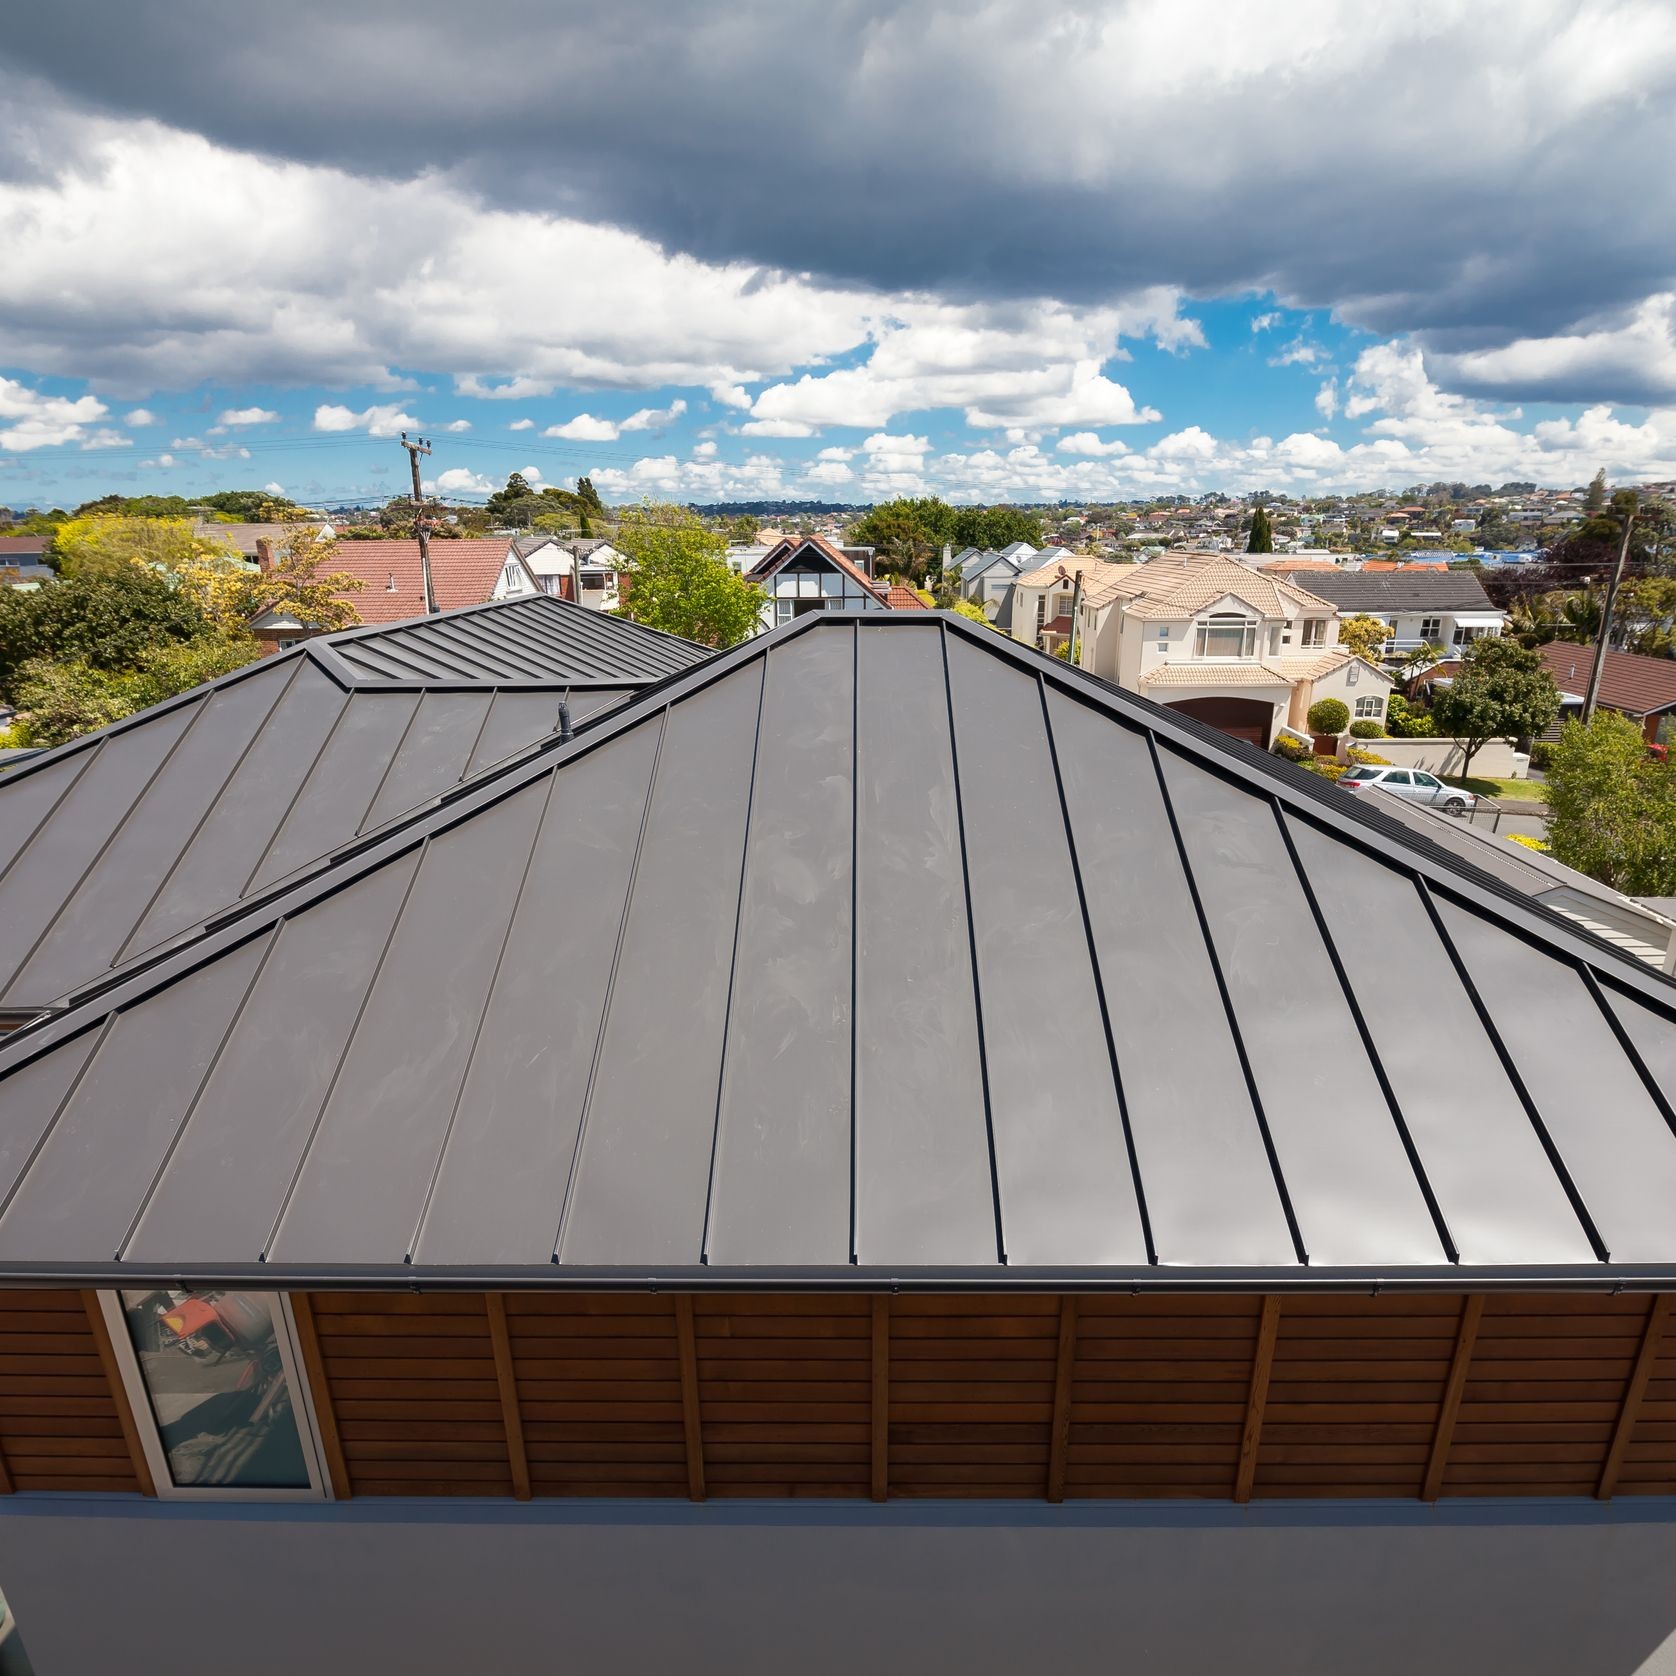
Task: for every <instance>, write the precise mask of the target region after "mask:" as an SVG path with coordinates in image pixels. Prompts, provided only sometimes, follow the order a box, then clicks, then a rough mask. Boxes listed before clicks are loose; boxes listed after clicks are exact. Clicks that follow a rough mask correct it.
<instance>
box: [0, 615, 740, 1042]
mask: <svg viewBox="0 0 1676 1676" xmlns="http://www.w3.org/2000/svg"><path fill="white" fill-rule="evenodd" d="M709 655H710V653H709V651H708V649H707V648H705V647H702V646H694V645H692V644H690V643H689V642H687V641H683V640H677V639H675V638H673V637H672V636H669V635H663V634H658V633H656V632H655V631H653V630H650V629H643V628H641V627H639V626H638V625H636V624H632V623H622V622H618V621H616V620H615V619H613V618H608V617H603V616H601V615H600V614H599V613H597V612H592V611H588V610H585V609H582V608H580V607H577V606H572V605H568V604H566V603H564V602H563V601H560V600H555V599H551V598H548V597H547V596H545V595H543V596H540V597H539V598H533V599H522V600H509V601H507V602H505V603H504V604H498V605H489V606H480V607H476V608H473V609H470V610H465V611H457V612H450V613H446V614H443V615H439V616H436V617H431V618H426V619H421V620H420V621H418V622H414V623H406V624H401V625H398V626H396V627H393V628H378V629H354V630H349V631H347V632H345V633H341V634H333V635H326V636H322V637H321V638H319V639H315V640H310V641H306V642H305V643H304V644H303V645H302V646H300V647H297V648H295V649H294V650H292V651H290V652H287V653H283V654H281V655H280V656H277V657H272V658H266V659H263V660H261V661H259V662H257V663H254V664H251V665H249V666H247V667H246V668H244V669H241V670H238V671H236V672H235V673H234V674H232V675H227V676H223V677H222V678H221V679H220V680H217V681H213V682H210V683H209V684H207V685H205V686H202V687H197V688H194V689H193V690H192V691H191V692H188V693H185V694H182V695H181V696H180V697H178V698H176V699H173V700H171V701H169V702H168V703H166V704H161V705H158V706H155V707H154V708H152V709H150V710H146V711H142V712H141V713H140V714H138V715H136V716H133V717H130V718H128V719H127V720H125V721H123V722H120V723H118V724H116V725H115V726H114V727H110V728H106V729H104V730H102V731H101V732H99V733H95V734H90V735H88V736H86V737H85V738H83V739H78V740H75V741H73V742H71V743H70V744H68V745H64V746H61V747H59V748H58V749H57V750H53V751H47V752H43V753H41V754H40V755H38V756H36V757H33V758H31V759H30V760H29V761H28V762H27V763H26V764H23V765H21V766H19V767H18V768H16V769H13V770H12V771H11V772H9V773H7V774H6V775H4V777H0V1010H3V1011H5V1012H7V1013H12V1014H17V1013H28V1012H32V1011H34V1010H37V1009H39V1008H43V1007H49V1006H52V1005H54V1004H56V1003H59V1002H60V1001H62V999H63V998H65V997H67V996H69V995H71V994H72V993H74V992H75V991H77V990H80V989H82V988H84V987H85V986H86V985H88V984H91V983H94V982H97V981H98V980H100V979H102V978H103V977H104V976H105V975H106V974H107V973H108V972H109V971H110V970H111V968H112V967H114V966H116V965H118V964H120V963H121V962H123V961H126V960H130V959H133V958H135V957H137V956H139V955H141V954H143V953H145V952H147V951H150V950H153V949H155V948H157V947H158V946H159V945H161V944H163V943H166V942H168V941H169V940H170V939H172V938H174V937H177V936H179V935H181V934H182V933H184V932H187V931H190V930H191V929H192V928H193V927H195V926H197V925H199V924H201V923H202V922H203V921H204V920H206V919H208V918H211V917H213V916H215V915H218V914H220V913H223V912H225V911H227V910H228V909H229V908H231V907H233V906H234V905H236V904H237V903H238V902H239V901H241V900H242V899H244V898H246V897H249V896H252V895H259V894H260V893H262V892H264V891H266V890H268V889H270V888H272V887H273V886H274V885H275V884H277V883H278V882H279V881H280V880H283V879H286V878H288V877H291V876H293V875H294V874H295V873H296V872H297V871H298V870H299V869H304V868H308V867H310V866H313V865H317V864H318V863H319V862H320V861H321V859H322V858H323V857H325V856H326V855H328V854H329V853H331V852H332V851H334V850H337V849H339V848H340V847H341V846H343V845H345V844H350V843H353V842H355V841H356V840H357V839H358V838H360V837H362V836H363V835H365V834H366V833H368V832H371V831H373V830H374V829H376V828H378V827H380V826H383V825H385V824H386V823H387V822H389V821H391V820H393V819H395V818H396V817H397V816H400V815H403V814H406V813H408V812H409V811H411V810H413V809H415V808H418V807H419V806H421V805H423V804H424V803H426V802H427V801H429V800H430V799H433V798H435V797H437V796H439V795H440V794H441V793H443V792H445V791H447V790H449V789H450V788H452V787H454V786H456V785H458V784H459V783H460V782H461V781H462V780H464V779H467V778H469V777H470V776H472V775H473V774H476V773H479V772H481V771H482V770H483V769H485V768H487V767H489V766H490V765H492V764H494V763H497V762H502V761H504V760H505V759H506V758H508V757H509V756H513V755H515V754H516V753H518V752H520V751H522V750H525V749H527V748H528V747H530V746H531V745H533V744H535V743H536V742H537V741H538V740H541V739H544V738H546V737H548V736H549V735H550V734H552V733H553V732H554V731H555V730H556V729H557V728H558V725H559V704H560V702H561V701H568V703H569V706H570V712H571V718H572V720H573V722H578V723H579V722H581V721H583V720H584V719H585V718H586V717H587V716H589V715H591V714H596V713H598V712H599V711H601V710H603V709H605V708H608V707H609V706H610V705H612V704H615V703H617V702H619V701H620V700H621V699H623V698H624V697H626V696H627V695H628V693H629V692H631V691H633V690H634V689H636V688H638V687H642V686H645V685H647V684H649V683H651V682H653V681H656V680H658V679H660V678H661V677H663V676H665V675H667V674H668V673H669V672H670V670H671V669H672V668H678V667H682V666H684V665H690V664H692V663H694V662H696V661H700V660H702V659H703V658H705V657H708V656H709Z"/></svg>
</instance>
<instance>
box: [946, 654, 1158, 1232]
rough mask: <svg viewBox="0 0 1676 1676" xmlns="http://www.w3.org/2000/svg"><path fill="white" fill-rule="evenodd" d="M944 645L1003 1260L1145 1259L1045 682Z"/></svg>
mask: <svg viewBox="0 0 1676 1676" xmlns="http://www.w3.org/2000/svg"><path fill="white" fill-rule="evenodd" d="M948 661H949V686H950V691H951V694H952V698H953V707H954V715H955V735H956V742H957V749H958V751H959V756H960V770H961V772H960V809H961V818H962V828H963V832H964V838H965V854H966V870H967V877H968V880H969V882H970V896H971V905H972V927H973V936H974V940H975V944H976V949H977V968H978V994H979V997H980V1000H981V1004H982V1007H983V1048H984V1051H983V1068H984V1074H985V1079H986V1081H987V1084H988V1090H989V1106H990V1111H991V1113H992V1122H993V1127H994V1135H995V1169H996V1176H997V1181H998V1187H999V1197H1000V1202H1001V1236H1002V1244H1003V1248H1004V1250H1005V1252H1006V1256H1007V1261H1008V1262H1011V1263H1028V1264H1051V1263H1099V1264H1121V1263H1144V1262H1146V1260H1147V1248H1146V1237H1145V1234H1144V1232H1143V1230H1142V1228H1141V1218H1140V1211H1139V1207H1138V1206H1137V1203H1136V1200H1135V1178H1134V1173H1133V1171H1132V1170H1131V1168H1130V1164H1129V1147H1128V1143H1127V1141H1126V1139H1125V1136H1124V1127H1123V1112H1122V1109H1121V1107H1120V1106H1119V1103H1118V1098H1117V1085H1116V1082H1115V1080H1114V1078H1113V1075H1112V1062H1111V1055H1110V1052H1109V1050H1108V1048H1107V1044H1106V1029H1105V1019H1104V1016H1103V1014H1102V1011H1101V1007H1100V997H1099V994H1098V991H1097V989H1096V987H1095V982H1094V969H1093V964H1092V960H1091V957H1090V953H1089V942H1088V935H1087V932H1086V930H1085V929H1084V926H1083V916H1082V909H1081V906H1080V904H1079V898H1078V894H1077V881H1076V876H1075V874H1074V872H1073V870H1072V864H1071V853H1070V846H1069V839H1068V836H1067V834H1066V831H1065V827H1064V823H1063V822H1060V823H1059V827H1058V830H1057V831H1056V830H1055V829H1054V823H1053V821H1052V814H1053V812H1054V811H1055V810H1056V809H1057V808H1058V805H1059V791H1058V785H1057V782H1056V780H1055V777H1054V763H1053V757H1052V753H1051V751H1050V750H1049V748H1048V742H1047V729H1046V726H1045V723H1044V720H1043V713H1042V704H1041V694H1040V688H1039V686H1038V683H1037V680H1036V677H1035V675H1034V672H1032V671H1030V670H1025V669H1020V668H1017V667H1016V666H1013V665H1010V664H1005V663H1001V662H999V661H997V660H996V659H994V658H991V657H987V656H985V654H984V653H983V652H981V651H979V650H978V649H977V648H976V647H973V646H970V645H968V644H966V643H965V642H964V641H958V640H956V641H950V642H949V643H948ZM1044 817H1045V818H1044ZM1021 856H1028V857H1030V864H1029V865H1028V866H1027V867H1021V866H1020V865H1019V858H1020V857H1021Z"/></svg>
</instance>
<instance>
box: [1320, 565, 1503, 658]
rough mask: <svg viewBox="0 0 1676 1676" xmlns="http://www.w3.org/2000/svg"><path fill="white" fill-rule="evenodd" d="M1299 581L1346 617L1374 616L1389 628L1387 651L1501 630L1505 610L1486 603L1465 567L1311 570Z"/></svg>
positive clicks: (1463, 641)
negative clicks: (1454, 568)
mask: <svg viewBox="0 0 1676 1676" xmlns="http://www.w3.org/2000/svg"><path fill="white" fill-rule="evenodd" d="M1301 580H1302V585H1303V586H1305V587H1307V588H1309V589H1311V590H1312V591H1313V592H1315V593H1318V594H1319V595H1320V596H1321V597H1322V598H1323V599H1327V600H1331V601H1332V603H1333V604H1334V605H1335V606H1337V607H1338V609H1339V611H1340V613H1341V614H1342V615H1344V616H1346V617H1354V616H1361V615H1366V616H1369V617H1378V618H1380V619H1381V620H1382V621H1383V622H1384V623H1386V624H1387V625H1388V626H1389V628H1390V630H1391V638H1390V639H1389V640H1388V641H1386V643H1385V654H1386V656H1387V657H1397V656H1400V655H1401V654H1402V653H1404V652H1412V651H1415V650H1417V649H1418V648H1420V647H1422V646H1465V645H1467V644H1468V643H1469V642H1470V641H1473V640H1476V639H1478V638H1479V636H1481V635H1486V634H1500V633H1501V632H1502V630H1503V628H1504V627H1505V626H1506V623H1507V613H1506V612H1505V611H1501V610H1498V609H1497V608H1496V606H1494V605H1493V604H1491V602H1490V596H1489V595H1488V594H1486V593H1485V592H1484V585H1483V584H1482V583H1481V582H1480V581H1479V580H1478V578H1477V577H1476V576H1474V575H1473V574H1472V572H1471V571H1470V570H1450V569H1448V568H1447V567H1445V566H1442V565H1439V566H1430V565H1428V566H1407V565H1404V566H1399V567H1397V568H1396V569H1394V570H1375V569H1373V568H1372V566H1364V567H1363V568H1362V569H1360V570H1342V569H1341V570H1336V571H1334V572H1333V573H1332V574H1331V575H1329V574H1327V573H1326V572H1325V571H1314V570H1312V571H1310V572H1309V573H1308V575H1307V577H1303V578H1301Z"/></svg>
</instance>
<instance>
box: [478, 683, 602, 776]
mask: <svg viewBox="0 0 1676 1676" xmlns="http://www.w3.org/2000/svg"><path fill="white" fill-rule="evenodd" d="M621 696H622V695H621V694H618V693H613V694H611V695H610V697H611V698H612V699H613V700H614V699H616V698H619V697H621ZM560 697H561V695H560V694H558V693H551V692H498V693H496V694H495V695H494V701H493V702H492V703H491V704H490V706H489V714H488V715H487V716H486V717H485V718H484V720H483V730H482V732H481V733H479V734H478V736H477V743H476V744H475V745H474V746H473V747H472V751H471V761H470V762H468V763H467V764H466V773H467V774H468V775H469V774H477V773H481V772H482V770H483V769H485V768H492V767H493V766H494V765H495V764H496V763H497V762H504V761H505V760H506V759H507V758H508V757H509V756H512V755H514V754H516V753H517V752H518V751H521V750H523V749H524V747H525V746H526V745H529V744H531V743H533V742H534V741H535V740H537V739H545V738H546V737H547V736H548V735H549V734H551V733H555V732H557V731H558V726H559V700H560ZM571 720H572V721H580V720H581V717H580V716H578V715H577V713H576V707H575V706H573V707H572V710H571Z"/></svg>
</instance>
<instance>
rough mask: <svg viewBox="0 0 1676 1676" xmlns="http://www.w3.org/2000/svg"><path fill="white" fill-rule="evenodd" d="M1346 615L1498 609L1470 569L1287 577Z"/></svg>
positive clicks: (1318, 573) (1317, 572)
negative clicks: (1372, 612) (1360, 612)
mask: <svg viewBox="0 0 1676 1676" xmlns="http://www.w3.org/2000/svg"><path fill="white" fill-rule="evenodd" d="M1285 574H1288V575H1289V576H1290V577H1291V580H1292V581H1294V582H1295V583H1296V584H1297V585H1298V586H1299V587H1300V588H1302V589H1304V591H1305V592H1306V593H1312V594H1314V595H1315V597H1316V598H1317V599H1324V600H1328V601H1330V602H1331V603H1332V604H1334V605H1336V606H1338V607H1339V609H1340V610H1343V611H1494V610H1495V606H1494V605H1492V604H1491V603H1490V596H1489V595H1488V594H1487V593H1485V592H1484V586H1483V584H1482V583H1481V582H1480V581H1479V580H1478V578H1477V577H1476V576H1474V575H1473V574H1472V572H1471V571H1468V570H1333V571H1327V570H1300V571H1292V572H1288V573H1285Z"/></svg>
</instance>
